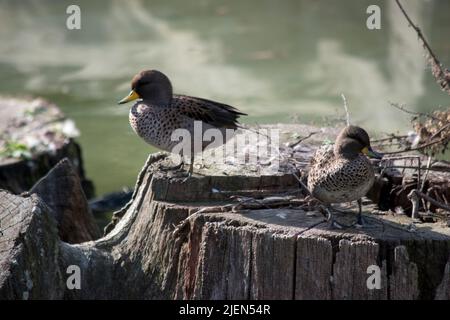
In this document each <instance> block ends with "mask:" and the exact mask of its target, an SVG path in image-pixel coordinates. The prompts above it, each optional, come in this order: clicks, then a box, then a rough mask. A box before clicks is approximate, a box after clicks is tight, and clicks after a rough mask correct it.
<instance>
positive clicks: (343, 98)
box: [341, 93, 350, 127]
mask: <svg viewBox="0 0 450 320" xmlns="http://www.w3.org/2000/svg"><path fill="white" fill-rule="evenodd" d="M341 97H342V100H343V101H344V109H345V118H346V121H347V127H348V126H349V125H350V114H349V113H348V106H347V99H346V98H345V95H344V94H343V93H341Z"/></svg>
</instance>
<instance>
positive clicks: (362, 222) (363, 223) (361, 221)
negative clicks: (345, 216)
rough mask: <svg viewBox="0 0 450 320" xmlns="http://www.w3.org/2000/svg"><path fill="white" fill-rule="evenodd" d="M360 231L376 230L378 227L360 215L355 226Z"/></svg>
mask: <svg viewBox="0 0 450 320" xmlns="http://www.w3.org/2000/svg"><path fill="white" fill-rule="evenodd" d="M353 225H354V226H355V227H356V228H358V229H374V228H376V226H375V225H374V224H372V223H370V222H369V220H368V219H366V218H364V217H363V216H362V215H361V214H358V217H357V218H356V222H355V223H354V224H353Z"/></svg>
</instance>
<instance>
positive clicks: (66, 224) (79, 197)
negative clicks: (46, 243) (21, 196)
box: [30, 158, 100, 243]
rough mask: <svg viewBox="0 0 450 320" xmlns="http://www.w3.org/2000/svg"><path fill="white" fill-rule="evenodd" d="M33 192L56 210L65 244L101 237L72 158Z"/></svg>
mask: <svg viewBox="0 0 450 320" xmlns="http://www.w3.org/2000/svg"><path fill="white" fill-rule="evenodd" d="M30 193H32V194H33V193H35V194H37V195H38V196H39V197H40V198H41V199H42V200H43V201H44V202H45V203H46V204H47V205H48V206H49V207H50V209H51V210H52V211H53V214H54V217H55V219H56V221H57V224H58V234H59V237H60V238H61V240H62V241H65V242H68V243H80V242H85V241H90V240H95V239H98V238H100V229H99V228H98V226H97V224H96V223H95V220H94V217H93V215H92V214H91V212H90V210H89V206H88V202H87V200H86V196H85V195H84V191H83V189H82V187H81V181H80V179H79V177H78V175H77V173H76V172H75V170H74V167H73V166H72V164H71V162H70V161H69V159H67V158H65V159H63V160H61V161H60V162H58V163H57V164H56V166H55V167H54V168H53V169H51V170H50V172H49V173H48V174H47V175H46V176H45V177H43V178H42V179H41V180H39V181H38V182H37V183H36V184H35V185H34V186H33V187H32V188H31V190H30Z"/></svg>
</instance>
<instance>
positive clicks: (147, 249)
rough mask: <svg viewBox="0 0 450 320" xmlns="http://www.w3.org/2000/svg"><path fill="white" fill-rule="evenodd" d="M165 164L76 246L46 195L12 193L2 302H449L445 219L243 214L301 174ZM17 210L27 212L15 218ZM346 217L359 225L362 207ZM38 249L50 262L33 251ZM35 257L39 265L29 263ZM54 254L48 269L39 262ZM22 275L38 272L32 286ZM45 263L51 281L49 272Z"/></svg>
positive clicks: (2, 246) (290, 210)
mask: <svg viewBox="0 0 450 320" xmlns="http://www.w3.org/2000/svg"><path fill="white" fill-rule="evenodd" d="M311 128H312V127H303V130H305V131H308V130H311ZM324 135H325V134H324ZM305 136H306V135H305ZM317 141H320V138H319V139H318V140H317ZM310 147H311V148H312V145H310ZM166 162H167V159H166V158H165V155H164V154H155V155H151V156H150V157H149V159H148V161H147V163H146V165H145V166H144V168H143V170H142V172H141V173H140V175H139V177H138V182H137V184H136V188H135V192H134V194H133V197H132V201H130V203H128V204H127V206H126V207H125V208H124V209H123V210H121V211H120V212H118V213H117V214H116V216H115V222H114V223H113V224H111V225H110V227H109V230H108V231H109V233H107V235H106V236H104V237H103V238H101V239H98V240H96V241H91V242H85V243H81V244H77V245H71V244H67V243H64V242H61V241H59V239H58V236H57V231H56V230H55V228H56V223H55V221H54V219H53V217H52V214H51V212H50V211H51V210H50V209H48V206H46V205H45V203H44V201H43V200H41V199H40V198H39V197H37V195H32V196H31V197H28V198H23V197H20V196H13V195H10V194H8V196H7V197H8V203H10V205H9V206H11V207H10V208H9V209H8V208H5V207H4V208H3V209H2V211H1V212H0V219H1V221H2V228H3V230H4V236H3V237H4V238H5V239H6V240H7V241H3V239H2V237H0V254H1V255H0V261H1V266H2V268H1V278H0V279H2V280H0V298H3V297H5V298H6V297H7V298H11V297H15V298H23V297H24V296H23V292H25V291H26V292H28V294H27V297H30V298H38V297H39V298H70V299H77V298H83V299H94V298H102V299H105V298H122V299H129V298H130V299H132V298H139V299H222V298H223V299H435V298H439V299H447V298H448V284H449V273H448V268H449V267H448V265H449V264H450V262H449V261H450V260H449V258H450V257H449V256H450V229H449V228H447V227H446V226H445V225H444V224H442V223H421V224H416V225H412V224H411V219H410V218H409V217H407V216H405V215H394V214H380V212H379V211H376V210H373V206H372V205H365V206H364V210H365V211H364V215H365V217H366V219H367V220H369V222H370V225H371V226H372V227H371V228H368V229H357V228H347V229H342V230H330V229H329V227H328V225H327V223H326V221H325V219H324V217H323V215H322V213H320V212H317V211H314V210H312V211H311V210H309V208H308V207H307V206H305V205H301V203H298V202H297V203H293V204H291V205H287V206H285V207H277V208H266V207H264V206H262V207H261V208H254V207H253V209H243V208H242V207H241V208H240V207H239V206H235V205H236V204H238V203H237V202H236V198H234V197H233V198H230V196H232V195H244V196H249V195H251V194H258V195H260V196H261V197H263V196H267V195H277V194H278V195H280V194H286V193H290V192H294V191H296V192H297V193H295V194H296V195H297V196H298V197H299V198H301V194H299V193H298V190H299V185H298V181H297V180H296V178H295V177H293V175H292V174H288V173H285V172H283V171H280V172H278V173H275V172H272V173H270V174H268V175H266V176H260V175H259V173H258V172H255V171H248V172H247V171H245V170H246V169H245V168H244V169H243V170H242V171H241V172H240V173H238V172H236V171H234V172H235V173H234V174H232V173H230V172H227V170H228V169H227V168H226V167H225V166H224V167H222V168H221V169H223V170H221V171H219V172H216V174H212V171H211V170H213V168H205V169H202V170H205V171H207V172H209V173H210V174H208V175H199V174H195V175H194V177H192V178H190V179H189V180H187V181H186V182H184V181H183V180H184V177H177V175H176V174H174V173H171V172H169V173H167V172H164V171H161V170H159V167H160V166H161V165H164V166H167V163H166ZM231 167H232V168H231V169H230V170H236V167H235V166H231ZM202 170H200V173H202ZM222 171H225V172H226V173H225V174H220V173H221V172H222ZM227 174H228V176H227ZM2 203H3V204H4V203H5V202H2ZM25 204H26V205H25ZM33 206H35V207H38V208H39V212H40V213H39V214H37V213H36V210H34V212H33V209H32V208H33ZM202 208H203V210H202V211H199V210H200V209H202ZM204 208H208V209H204ZM233 208H235V210H233ZM8 210H9V211H11V210H12V211H14V212H16V213H17V212H20V213H21V215H22V216H23V217H26V219H20V220H17V221H16V220H14V221H13V220H10V218H8V216H9V215H8V213H7V211H8ZM352 210H354V211H355V209H354V208H353V209H352ZM355 212H356V211H355ZM374 213H377V214H374ZM14 216H16V215H14ZM337 217H338V219H339V221H340V222H342V223H345V224H350V223H351V222H353V221H354V219H355V214H349V213H347V214H338V215H337ZM14 223H16V224H18V225H19V226H20V227H11V226H13V225H14ZM38 226H40V227H38ZM18 228H20V230H22V231H20V230H18ZM13 230H14V232H13ZM38 230H40V231H39V232H38ZM20 233H22V234H23V236H20ZM38 238H39V239H42V238H45V239H47V240H46V242H42V241H40V242H39V241H38ZM47 241H48V244H47ZM40 245H41V246H44V250H45V252H46V255H45V256H44V257H45V259H44V257H42V256H39V257H37V256H36V255H37V252H39V250H40V248H39V246H40ZM12 256H15V257H18V258H17V259H19V258H20V261H21V262H20V263H19V264H18V265H16V264H14V263H13V262H12V261H13V260H14V259H12V258H11V257H12ZM17 259H16V260H17ZM33 259H37V260H36V261H38V263H40V265H39V267H34V268H32V267H31V266H30V264H27V261H34V260H33ZM42 260H43V262H39V261H42ZM22 261H24V262H22ZM48 261H53V265H52V266H51V267H47V269H45V268H44V269H42V268H40V266H41V265H42V266H44V265H45V263H49V262H48ZM70 265H77V266H79V267H80V269H81V289H80V290H69V289H68V288H67V287H66V286H65V282H66V279H67V276H68V275H67V274H66V270H67V267H68V266H70ZM23 266H24V267H23ZM370 266H378V267H379V269H380V277H381V281H380V282H381V288H380V289H369V288H368V287H367V285H366V283H367V279H368V277H369V276H370V274H368V273H367V272H368V268H369V267H370ZM30 268H32V269H30ZM24 270H33V274H32V276H31V279H32V281H33V287H31V288H29V287H30V286H29V285H28V286H27V276H26V273H25V271H24ZM47 270H51V271H52V274H54V276H52V278H51V279H47V278H45V276H44V275H42V274H45V273H46V272H47ZM47 277H48V275H47ZM44 280H45V281H46V286H47V287H46V288H43V286H44V285H43V283H44V282H43V281H44ZM48 281H51V284H50V285H49V284H48ZM12 283H14V285H12ZM28 284H29V281H28ZM48 287H50V288H53V289H55V288H56V287H57V289H55V290H53V291H51V292H50V291H49V290H48Z"/></svg>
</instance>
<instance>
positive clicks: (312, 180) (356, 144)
mask: <svg viewBox="0 0 450 320" xmlns="http://www.w3.org/2000/svg"><path fill="white" fill-rule="evenodd" d="M382 157H383V155H382V154H381V153H379V152H376V151H374V150H373V149H372V147H371V145H370V138H369V135H368V133H367V132H366V130H364V129H363V128H361V127H358V126H353V125H348V126H346V127H345V128H343V129H342V130H341V131H340V133H339V134H338V136H337V138H336V141H335V143H334V146H333V145H327V146H323V147H321V148H319V149H318V150H317V151H316V152H315V153H314V155H313V157H312V158H311V160H310V163H309V172H308V183H307V188H308V190H309V192H310V193H311V195H312V196H313V197H314V198H316V199H318V200H319V201H321V202H322V203H324V204H325V205H326V207H327V212H328V221H329V223H330V225H331V226H332V227H333V228H342V225H340V224H339V223H338V222H337V221H336V219H335V216H334V214H333V212H332V211H333V210H332V207H331V204H333V203H343V202H352V201H357V202H358V209H359V210H358V215H357V221H356V226H358V227H362V226H364V225H365V223H364V221H363V218H362V201H361V198H362V197H364V196H365V195H366V194H367V192H368V191H369V190H370V188H371V187H372V185H373V183H374V181H375V172H374V168H373V165H372V163H371V161H370V160H369V158H375V159H381V158H382Z"/></svg>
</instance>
